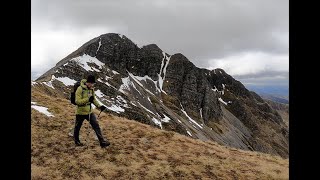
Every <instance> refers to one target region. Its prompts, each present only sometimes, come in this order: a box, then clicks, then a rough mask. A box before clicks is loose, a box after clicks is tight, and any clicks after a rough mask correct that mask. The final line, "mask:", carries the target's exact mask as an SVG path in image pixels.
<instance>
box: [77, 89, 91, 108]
mask: <svg viewBox="0 0 320 180" xmlns="http://www.w3.org/2000/svg"><path fill="white" fill-rule="evenodd" d="M88 102H89V98H88V97H86V98H82V88H81V87H78V89H77V91H76V104H77V105H79V106H82V105H85V104H87V103H88Z"/></svg>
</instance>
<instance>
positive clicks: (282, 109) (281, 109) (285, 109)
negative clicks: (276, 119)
mask: <svg viewBox="0 0 320 180" xmlns="http://www.w3.org/2000/svg"><path fill="white" fill-rule="evenodd" d="M265 101H266V102H267V103H268V104H269V105H270V107H272V108H273V109H275V110H276V111H277V112H278V113H279V114H280V116H281V117H282V119H283V120H284V122H285V123H286V125H288V126H289V104H284V103H279V102H276V101H272V100H268V99H265Z"/></svg>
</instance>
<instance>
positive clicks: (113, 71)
mask: <svg viewBox="0 0 320 180" xmlns="http://www.w3.org/2000/svg"><path fill="white" fill-rule="evenodd" d="M112 73H113V74H120V73H118V72H117V71H115V70H112Z"/></svg>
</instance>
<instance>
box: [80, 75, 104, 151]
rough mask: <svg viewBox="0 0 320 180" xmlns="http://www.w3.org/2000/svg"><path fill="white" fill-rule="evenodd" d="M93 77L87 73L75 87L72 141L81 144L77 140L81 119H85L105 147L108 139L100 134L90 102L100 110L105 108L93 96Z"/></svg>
mask: <svg viewBox="0 0 320 180" xmlns="http://www.w3.org/2000/svg"><path fill="white" fill-rule="evenodd" d="M94 84H95V77H94V76H93V75H89V76H88V77H87V79H82V80H81V82H80V86H79V87H78V88H77V90H76V93H75V103H76V104H77V110H76V123H75V127H74V141H75V144H76V145H77V146H83V144H82V143H81V142H80V140H79V131H80V128H81V126H82V123H83V121H84V120H85V119H86V120H88V121H89V123H90V124H91V127H92V128H93V130H94V131H95V132H96V135H97V137H98V140H99V142H100V146H101V147H103V148H104V147H107V146H109V145H110V143H109V142H108V140H105V139H104V138H103V136H102V133H101V129H100V126H99V124H98V121H97V119H96V116H95V115H94V114H93V113H92V109H91V103H93V104H94V105H95V106H96V107H98V108H100V110H101V111H103V110H105V109H106V107H105V106H104V105H100V104H99V103H98V101H97V100H96V98H95V94H94V88H93V86H94Z"/></svg>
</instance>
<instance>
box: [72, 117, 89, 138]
mask: <svg viewBox="0 0 320 180" xmlns="http://www.w3.org/2000/svg"><path fill="white" fill-rule="evenodd" d="M85 117H86V116H84V115H76V123H75V126H74V133H73V136H74V141H75V142H80V140H79V131H80V128H81V126H82V123H83V121H84V119H85Z"/></svg>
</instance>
